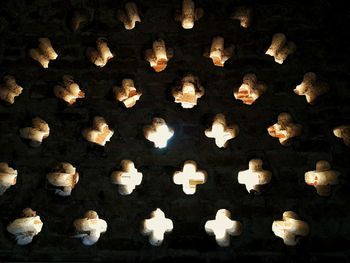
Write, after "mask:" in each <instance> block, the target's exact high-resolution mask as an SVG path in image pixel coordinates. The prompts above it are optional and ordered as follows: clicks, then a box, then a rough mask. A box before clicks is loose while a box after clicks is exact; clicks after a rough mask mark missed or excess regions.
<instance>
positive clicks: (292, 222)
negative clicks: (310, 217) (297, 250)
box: [272, 211, 309, 246]
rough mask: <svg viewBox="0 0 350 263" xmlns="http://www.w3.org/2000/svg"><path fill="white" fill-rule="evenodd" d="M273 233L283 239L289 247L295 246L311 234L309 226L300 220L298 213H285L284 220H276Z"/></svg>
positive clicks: (273, 224)
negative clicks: (301, 238) (302, 237)
mask: <svg viewBox="0 0 350 263" xmlns="http://www.w3.org/2000/svg"><path fill="white" fill-rule="evenodd" d="M272 231H273V233H274V234H275V235H276V236H278V237H280V238H282V239H283V242H284V244H286V245H287V246H295V245H296V244H297V243H298V241H299V238H300V237H301V236H306V235H308V233H309V225H308V224H307V223H306V222H304V221H301V220H299V217H298V215H297V214H296V213H294V212H292V211H287V212H284V213H283V218H282V220H276V221H273V223H272Z"/></svg>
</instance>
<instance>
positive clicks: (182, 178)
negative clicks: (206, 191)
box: [173, 161, 207, 195]
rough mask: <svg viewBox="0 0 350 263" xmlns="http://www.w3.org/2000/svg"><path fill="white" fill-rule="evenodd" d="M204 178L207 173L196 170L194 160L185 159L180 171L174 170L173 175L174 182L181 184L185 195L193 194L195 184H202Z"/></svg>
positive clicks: (204, 180)
mask: <svg viewBox="0 0 350 263" xmlns="http://www.w3.org/2000/svg"><path fill="white" fill-rule="evenodd" d="M206 180H207V173H206V172H205V171H201V170H197V163H196V162H194V161H186V162H185V164H184V166H183V169H182V171H177V172H175V173H174V176H173V181H174V183H175V184H177V185H182V190H183V191H184V192H185V194H187V195H193V194H194V193H195V192H196V188H197V185H199V184H204V183H205V182H206Z"/></svg>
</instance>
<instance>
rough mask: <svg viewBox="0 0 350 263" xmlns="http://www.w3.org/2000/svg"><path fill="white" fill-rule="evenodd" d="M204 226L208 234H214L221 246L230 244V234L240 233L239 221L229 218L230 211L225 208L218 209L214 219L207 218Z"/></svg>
mask: <svg viewBox="0 0 350 263" xmlns="http://www.w3.org/2000/svg"><path fill="white" fill-rule="evenodd" d="M204 228H205V231H206V232H207V233H208V234H210V235H215V239H216V242H217V244H218V245H219V246H221V247H227V246H229V245H230V236H239V235H240V234H241V233H242V224H241V222H239V221H235V220H231V219H230V212H229V211H228V210H226V209H220V210H218V211H217V213H216V216H215V220H208V221H207V222H206V223H205V226H204Z"/></svg>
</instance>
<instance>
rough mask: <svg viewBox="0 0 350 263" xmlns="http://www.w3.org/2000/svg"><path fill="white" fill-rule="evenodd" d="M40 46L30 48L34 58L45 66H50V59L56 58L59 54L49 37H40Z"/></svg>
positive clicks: (30, 53)
mask: <svg viewBox="0 0 350 263" xmlns="http://www.w3.org/2000/svg"><path fill="white" fill-rule="evenodd" d="M38 41H39V47H38V48H32V49H30V50H29V55H30V56H31V57H32V59H34V60H36V61H38V62H39V63H40V65H41V66H42V67H43V68H48V67H49V62H50V60H55V59H56V58H57V57H58V55H57V53H56V51H55V50H54V49H53V47H52V45H51V41H50V39H48V38H39V39H38Z"/></svg>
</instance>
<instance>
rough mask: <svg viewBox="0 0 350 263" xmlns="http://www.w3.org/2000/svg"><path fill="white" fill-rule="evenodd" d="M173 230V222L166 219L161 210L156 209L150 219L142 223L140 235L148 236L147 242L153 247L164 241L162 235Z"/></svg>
mask: <svg viewBox="0 0 350 263" xmlns="http://www.w3.org/2000/svg"><path fill="white" fill-rule="evenodd" d="M172 230H173V221H171V219H169V218H166V217H165V214H164V212H163V211H162V210H160V209H159V208H157V209H156V210H154V211H153V212H152V213H151V218H149V219H145V220H144V221H143V229H142V233H143V234H145V235H149V242H150V244H151V245H153V246H160V245H161V244H162V243H163V240H164V234H165V233H169V232H171V231H172Z"/></svg>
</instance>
